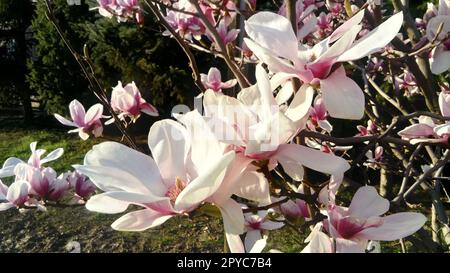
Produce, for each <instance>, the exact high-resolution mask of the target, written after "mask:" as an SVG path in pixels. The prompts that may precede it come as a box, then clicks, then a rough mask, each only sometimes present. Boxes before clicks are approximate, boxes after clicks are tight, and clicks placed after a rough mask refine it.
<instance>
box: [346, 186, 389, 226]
mask: <svg viewBox="0 0 450 273" xmlns="http://www.w3.org/2000/svg"><path fill="white" fill-rule="evenodd" d="M388 210H389V201H388V200H387V199H384V198H383V197H381V196H380V195H379V194H378V192H377V190H376V189H375V188H374V187H371V186H364V187H361V188H359V189H358V191H356V193H355V195H354V196H353V199H352V202H351V204H350V207H349V209H348V212H349V214H350V215H351V216H353V217H355V218H363V219H365V218H369V217H372V216H379V215H382V214H384V213H386V212H387V211H388Z"/></svg>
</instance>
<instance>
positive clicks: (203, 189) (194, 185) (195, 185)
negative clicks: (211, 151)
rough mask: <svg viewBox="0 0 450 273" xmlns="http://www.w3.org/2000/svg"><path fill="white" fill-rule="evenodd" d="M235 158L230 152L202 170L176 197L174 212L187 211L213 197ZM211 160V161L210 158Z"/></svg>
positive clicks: (233, 153) (232, 152)
mask: <svg viewBox="0 0 450 273" xmlns="http://www.w3.org/2000/svg"><path fill="white" fill-rule="evenodd" d="M234 158H235V152H234V151H230V152H228V153H226V154H225V155H223V156H222V157H221V158H219V159H216V162H215V163H213V164H212V165H211V166H210V168H208V169H206V168H205V170H203V171H202V172H201V173H200V174H199V176H198V177H197V178H195V179H194V180H193V181H191V182H190V183H189V184H188V185H187V186H186V188H184V190H183V191H182V192H181V193H180V195H178V197H177V199H176V201H175V206H174V208H175V210H180V211H181V210H186V209H189V208H191V207H193V206H195V205H197V204H199V203H201V202H202V201H204V200H206V199H207V198H208V197H210V196H211V195H213V194H214V193H215V192H216V191H217V189H218V188H219V187H220V185H221V183H222V182H223V179H224V177H225V173H226V170H227V168H228V166H229V165H230V164H231V163H232V161H233V160H234ZM211 160H213V159H212V158H211Z"/></svg>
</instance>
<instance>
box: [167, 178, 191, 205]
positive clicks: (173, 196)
mask: <svg viewBox="0 0 450 273" xmlns="http://www.w3.org/2000/svg"><path fill="white" fill-rule="evenodd" d="M186 186H187V183H186V182H184V181H183V180H181V178H179V177H178V176H177V177H176V178H175V184H174V185H172V186H171V187H170V188H169V189H168V190H167V192H166V197H169V198H170V201H171V202H173V203H175V200H177V197H178V195H180V193H181V192H182V191H183V190H184V188H186Z"/></svg>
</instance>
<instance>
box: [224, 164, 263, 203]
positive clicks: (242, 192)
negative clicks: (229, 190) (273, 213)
mask: <svg viewBox="0 0 450 273" xmlns="http://www.w3.org/2000/svg"><path fill="white" fill-rule="evenodd" d="M236 186H237V187H236V188H237V189H236V190H235V191H234V194H235V195H237V196H239V197H242V198H245V199H248V200H252V201H255V202H258V203H259V204H270V188H269V183H268V181H267V179H266V178H265V176H264V175H263V174H262V173H259V172H256V171H245V172H244V173H243V174H242V176H241V177H240V178H239V180H238V182H237V185H236ZM218 192H220V189H219V191H218Z"/></svg>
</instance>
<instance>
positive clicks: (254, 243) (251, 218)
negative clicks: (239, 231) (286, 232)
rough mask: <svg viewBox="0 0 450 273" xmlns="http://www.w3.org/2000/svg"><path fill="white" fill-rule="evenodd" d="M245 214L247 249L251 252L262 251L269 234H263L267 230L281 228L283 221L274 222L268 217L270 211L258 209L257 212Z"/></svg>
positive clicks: (245, 241) (245, 242)
mask: <svg viewBox="0 0 450 273" xmlns="http://www.w3.org/2000/svg"><path fill="white" fill-rule="evenodd" d="M244 216H245V229H246V231H247V233H246V234H245V240H244V244H245V249H246V250H247V252H250V253H260V252H261V251H262V250H263V249H264V247H265V246H266V241H267V236H264V237H263V236H262V232H264V231H266V230H275V229H280V228H282V227H283V226H284V223H282V222H273V221H270V220H268V219H267V216H268V211H266V210H262V211H258V213H257V214H253V213H247V214H245V215H244Z"/></svg>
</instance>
